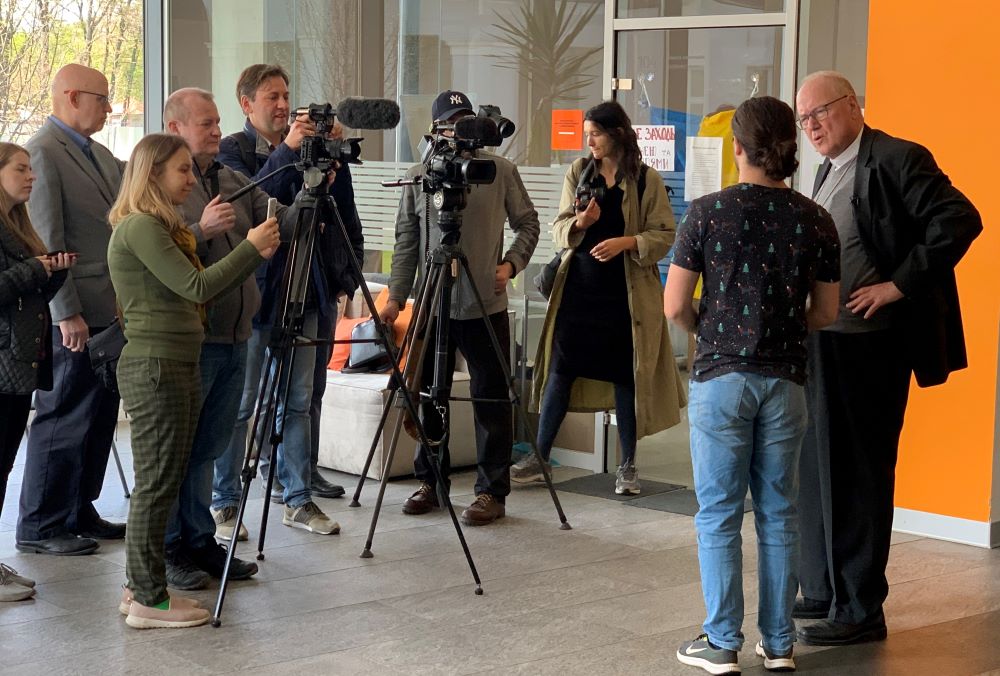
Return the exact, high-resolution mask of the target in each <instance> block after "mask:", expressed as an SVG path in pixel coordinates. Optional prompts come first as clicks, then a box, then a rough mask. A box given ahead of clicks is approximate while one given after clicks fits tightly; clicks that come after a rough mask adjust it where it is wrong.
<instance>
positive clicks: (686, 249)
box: [673, 183, 840, 384]
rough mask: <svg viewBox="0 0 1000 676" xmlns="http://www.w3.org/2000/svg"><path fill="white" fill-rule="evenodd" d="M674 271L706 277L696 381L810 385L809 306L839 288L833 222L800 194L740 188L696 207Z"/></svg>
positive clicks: (680, 238)
mask: <svg viewBox="0 0 1000 676" xmlns="http://www.w3.org/2000/svg"><path fill="white" fill-rule="evenodd" d="M673 263H674V264H675V265H678V266H680V267H682V268H685V269H688V270H691V271H693V272H700V273H701V274H702V296H701V301H700V304H699V312H698V336H697V345H698V347H697V352H696V354H695V360H694V368H693V373H692V375H691V377H692V379H694V380H697V381H705V380H710V379H711V378H715V377H716V376H719V375H722V374H723V373H730V372H733V371H743V372H750V373H758V374H761V375H764V376H769V377H777V378H786V379H788V380H791V381H793V382H796V383H799V384H802V383H804V382H805V375H806V374H805V366H806V350H805V345H804V340H805V337H806V332H807V329H806V298H807V296H808V295H809V292H810V290H811V289H812V287H813V284H814V283H815V282H817V281H819V282H837V281H839V280H840V241H839V240H838V238H837V229H836V227H835V226H834V224H833V219H832V218H831V217H830V214H828V213H827V212H826V210H824V209H823V208H822V207H820V206H819V205H818V204H816V203H815V202H813V201H812V200H810V199H808V198H807V197H805V196H803V195H801V194H799V193H798V192H796V191H794V190H789V189H784V188H770V187H766V186H761V185H755V184H750V183H740V184H737V185H734V186H732V187H729V188H726V189H724V190H721V191H719V192H716V193H712V194H710V195H706V196H704V197H701V198H699V199H697V200H694V201H693V202H692V203H691V205H690V207H689V208H688V211H687V213H686V214H685V215H684V218H683V219H682V220H681V223H680V226H679V228H678V233H677V243H676V244H675V246H674V257H673Z"/></svg>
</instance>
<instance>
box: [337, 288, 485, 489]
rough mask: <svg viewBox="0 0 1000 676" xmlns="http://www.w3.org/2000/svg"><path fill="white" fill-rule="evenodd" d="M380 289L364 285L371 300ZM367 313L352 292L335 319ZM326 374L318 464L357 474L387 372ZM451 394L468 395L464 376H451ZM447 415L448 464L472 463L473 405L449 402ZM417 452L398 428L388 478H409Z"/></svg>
mask: <svg viewBox="0 0 1000 676" xmlns="http://www.w3.org/2000/svg"><path fill="white" fill-rule="evenodd" d="M382 287H383V285H381V284H375V283H369V284H368V288H369V290H370V291H371V293H372V296H377V295H378V293H379V291H380V290H381V289H382ZM367 314H368V312H367V309H366V308H365V307H364V303H363V301H362V299H361V294H355V295H354V300H353V301H351V302H349V303H344V302H342V303H341V306H340V309H339V313H338V316H339V317H360V316H367ZM326 373H327V378H326V393H325V394H324V395H323V415H322V417H321V418H320V442H319V464H320V466H322V467H328V468H330V469H335V470H338V471H340V472H347V473H349V474H358V475H360V474H361V470H363V469H364V466H365V459H366V458H367V456H368V451H369V450H370V449H371V445H372V440H373V439H374V438H375V433H376V431H377V429H378V422H379V419H380V418H381V416H382V407H383V406H384V404H385V401H386V399H387V398H388V396H389V391H388V389H387V387H388V385H389V374H380V373H341V372H340V371H329V370H328V371H327V372H326ZM452 394H453V396H456V397H468V396H469V375H468V374H467V373H464V372H462V371H456V372H455V383H454V386H453V388H452ZM401 412H402V409H401V408H394V409H393V410H392V411H390V412H389V417H388V419H387V420H386V424H385V431H384V433H383V434H382V436H381V437H380V439H379V442H378V445H377V447H376V449H375V456H374V458H373V459H372V464H371V467H370V468H369V470H368V477H369V478H371V479H376V480H378V479H381V478H382V468H383V466H384V465H385V460H386V458H387V457H388V455H389V445H390V443H391V441H392V430H393V427H394V424H395V421H396V418H397V417H398V416H399V415H400V413H401ZM450 416H451V439H450V441H449V443H448V448H449V450H450V455H451V466H452V467H464V466H469V465H475V464H476V436H475V427H474V424H473V419H472V404H471V403H469V402H467V401H453V402H451V414H450ZM415 448H416V442H415V441H414V440H413V439H411V438H410V437H409V436H407V434H406V432H405V431H402V430H401V431H400V434H399V442H398V443H397V445H396V454H395V456H394V458H393V462H392V466H391V467H390V468H389V476H390V477H398V476H405V475H407V474H413V453H414V449H415Z"/></svg>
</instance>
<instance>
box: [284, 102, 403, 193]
mask: <svg viewBox="0 0 1000 676" xmlns="http://www.w3.org/2000/svg"><path fill="white" fill-rule="evenodd" d="M295 115H296V117H298V116H301V115H306V116H308V118H309V120H310V121H311V122H312V123H313V124H314V125H315V126H316V133H315V134H314V135H312V136H307V137H306V138H304V139H302V145H301V147H300V148H299V158H300V161H299V163H298V164H297V165H296V169H298V170H299V171H301V172H302V178H303V181H304V183H305V186H306V188H315V187H317V186H319V185H321V184H322V182H323V178H324V177H325V176H327V175H328V174H329V172H330V171H331V170H334V169H336V167H337V164H338V163H340V164H361V142H362V141H363V140H364V138H362V137H359V136H355V137H350V138H328V136H329V134H330V132H332V131H333V130H334V128H335V126H336V123H337V117H340V119H341V120H342V121H343V123H344V124H345V125H347V126H348V127H351V128H352V129H392V128H393V127H395V126H396V125H397V124H399V105H398V104H396V102H394V101H389V100H387V99H361V98H353V97H351V98H347V99H344V100H343V101H341V102H340V104H339V105H338V106H337V107H336V108H334V107H333V104H330V103H311V104H309V105H308V106H303V107H301V108H297V109H296V110H295Z"/></svg>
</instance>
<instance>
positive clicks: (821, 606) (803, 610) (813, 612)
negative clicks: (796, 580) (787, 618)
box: [792, 596, 830, 620]
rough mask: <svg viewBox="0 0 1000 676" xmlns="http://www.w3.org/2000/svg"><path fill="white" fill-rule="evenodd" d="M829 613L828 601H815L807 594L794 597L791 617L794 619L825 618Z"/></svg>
mask: <svg viewBox="0 0 1000 676" xmlns="http://www.w3.org/2000/svg"><path fill="white" fill-rule="evenodd" d="M829 614H830V602H829V601H817V600H816V599H811V598H809V597H808V596H803V597H802V598H800V599H795V607H793V608H792V617H794V618H795V619H796V620H825V619H826V618H827V616H828V615H829Z"/></svg>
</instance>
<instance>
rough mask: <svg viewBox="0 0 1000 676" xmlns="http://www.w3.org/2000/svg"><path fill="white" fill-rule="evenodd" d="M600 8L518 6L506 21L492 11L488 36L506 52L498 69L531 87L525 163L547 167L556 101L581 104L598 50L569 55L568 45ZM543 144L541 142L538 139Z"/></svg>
mask: <svg viewBox="0 0 1000 676" xmlns="http://www.w3.org/2000/svg"><path fill="white" fill-rule="evenodd" d="M602 7H603V5H602V4H600V3H595V4H593V5H591V6H590V7H586V8H583V9H582V10H581V11H578V9H577V7H576V5H575V4H574V5H573V6H571V5H570V2H569V0H558V2H544V1H543V2H535V3H534V7H533V6H532V2H531V0H522V2H521V4H520V6H519V7H518V11H517V12H515V13H514V14H513V16H511V17H506V16H503V15H501V14H500V13H499V12H497V11H496V10H494V15H495V16H496V23H495V24H494V27H495V32H493V33H489V34H488V35H489V36H490V37H491V38H493V39H494V40H496V41H498V42H499V43H501V44H503V45H506V46H507V47H509V48H510V52H508V53H507V54H502V55H500V56H499V57H498V58H497V62H498V65H499V67H500V68H507V69H511V70H515V71H516V72H517V73H518V76H519V77H522V78H524V79H525V80H527V82H528V84H529V85H530V87H531V98H532V99H533V100H534V101H535V105H534V106H533V110H532V115H531V120H530V127H529V133H528V161H529V163H530V164H536V165H537V164H543V165H544V164H548V162H549V159H550V154H549V149H548V142H547V138H548V125H549V123H550V118H551V111H552V107H553V104H554V103H555V102H556V101H557V100H563V101H581V100H582V99H583V98H584V95H583V94H582V93H581V92H582V90H583V89H584V88H585V87H587V85H589V84H591V83H592V82H593V81H594V76H593V75H588V74H586V73H585V71H586V69H587V68H588V67H589V66H590V65H591V61H592V59H593V58H594V57H595V56H596V55H598V54H599V53H600V52H601V49H602V48H601V47H592V48H588V49H584V50H582V51H579V52H578V53H575V54H573V55H572V56H571V55H570V52H571V50H573V47H574V42H575V41H576V39H577V37H579V35H580V33H581V32H582V31H583V30H584V29H585V28H586V27H587V24H588V23H589V22H590V20H591V19H593V17H594V15H595V14H596V13H597V12H598V10H600V9H601V8H602ZM543 138H544V139H546V140H544V141H543V140H542V139H543Z"/></svg>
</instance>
